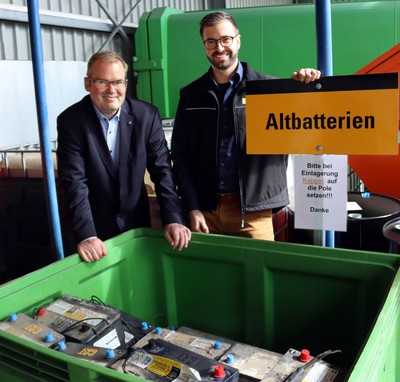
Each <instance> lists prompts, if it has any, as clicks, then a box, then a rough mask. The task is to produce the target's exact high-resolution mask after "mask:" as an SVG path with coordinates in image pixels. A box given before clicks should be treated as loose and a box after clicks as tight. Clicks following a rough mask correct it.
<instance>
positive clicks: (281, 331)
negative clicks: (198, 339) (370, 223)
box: [0, 229, 400, 382]
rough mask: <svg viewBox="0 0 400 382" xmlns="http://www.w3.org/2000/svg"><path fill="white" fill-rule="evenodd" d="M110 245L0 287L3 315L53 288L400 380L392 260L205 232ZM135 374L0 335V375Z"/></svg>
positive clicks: (28, 308)
mask: <svg viewBox="0 0 400 382" xmlns="http://www.w3.org/2000/svg"><path fill="white" fill-rule="evenodd" d="M107 247H108V250H109V255H108V256H107V257H106V258H104V259H103V260H101V261H99V262H96V263H91V264H86V263H83V262H81V261H80V259H79V258H78V257H77V256H76V255H74V256H72V257H69V258H67V259H65V260H63V261H59V262H57V263H54V264H52V265H50V266H48V267H46V268H43V269H41V270H39V271H36V272H33V273H31V274H28V275H26V276H24V277H22V278H20V279H16V280H14V281H12V282H10V283H8V284H4V285H3V286H1V287H0V319H5V318H6V317H7V316H8V315H10V314H11V313H13V312H26V313H29V314H31V313H32V312H33V311H34V309H35V308H37V307H39V306H41V305H42V304H44V303H48V302H50V301H51V300H53V299H55V298H56V297H58V296H60V295H62V294H71V295H76V296H79V297H82V298H90V297H91V296H92V295H96V296H98V297H99V298H101V299H102V300H103V301H105V302H106V303H108V304H111V305H114V306H116V307H118V308H120V309H122V310H124V311H126V312H130V313H132V314H135V315H136V316H139V317H141V318H143V319H145V320H147V321H149V322H151V323H152V324H155V325H162V326H170V325H173V326H181V325H184V326H189V327H192V328H196V329H200V330H204V331H207V332H210V333H216V334H218V335H221V336H224V337H229V338H232V339H236V340H240V341H242V342H247V343H250V344H254V345H257V346H262V347H265V348H267V349H269V350H272V351H277V352H285V351H286V350H287V349H288V348H290V347H293V348H303V347H307V348H309V349H310V350H311V352H312V354H317V353H319V352H322V351H324V350H327V349H337V348H339V349H342V351H343V363H344V364H345V365H346V366H347V368H348V370H349V373H348V379H347V380H348V381H351V382H355V381H357V382H389V381H390V382H395V381H398V380H399V379H400V361H399V360H400V358H399V356H400V354H399V346H400V345H399V344H400V330H399V328H400V322H399V320H400V318H399V317H400V290H399V285H400V284H399V283H400V276H399V273H398V267H399V264H400V258H399V257H397V256H394V255H389V254H382V253H370V252H352V251H347V250H337V249H329V248H320V247H313V246H303V245H295V244H284V243H270V242H262V241H256V240H250V239H243V238H234V237H226V236H214V235H193V240H192V243H191V245H190V247H189V248H188V249H187V250H184V251H182V252H176V251H173V250H172V249H170V248H169V246H168V245H167V243H166V241H165V240H164V238H163V237H162V235H161V233H160V232H157V231H152V230H147V229H141V230H135V231H129V232H127V233H125V234H123V235H120V236H118V237H116V238H114V239H112V240H109V241H108V242H107ZM31 255H32V256H33V255H34V254H31ZM396 376H397V377H396ZM135 380H137V381H139V380H140V379H139V378H136V377H133V376H130V375H124V374H122V373H117V372H115V371H113V370H110V369H106V368H102V367H100V366H97V365H95V364H92V363H89V362H87V361H84V360H79V359H77V358H73V357H69V356H67V355H65V354H63V353H60V352H57V351H53V350H49V349H47V348H44V347H42V346H40V345H38V344H35V343H32V342H29V341H26V340H24V339H21V338H16V337H13V336H11V335H9V334H6V333H0V381H1V382H16V381H18V382H25V381H74V382H89V381H96V382H104V381H135Z"/></svg>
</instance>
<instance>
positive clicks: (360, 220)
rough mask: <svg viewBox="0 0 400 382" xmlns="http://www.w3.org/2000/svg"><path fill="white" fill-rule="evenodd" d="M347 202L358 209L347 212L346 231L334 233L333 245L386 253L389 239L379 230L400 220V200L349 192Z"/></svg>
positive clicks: (366, 193)
mask: <svg viewBox="0 0 400 382" xmlns="http://www.w3.org/2000/svg"><path fill="white" fill-rule="evenodd" d="M348 200H349V202H357V203H358V204H359V205H360V207H361V210H359V211H349V212H348V215H347V216H348V220H347V232H336V233H335V246H336V247H338V248H348V249H359V250H367V251H379V252H390V249H391V244H390V240H388V239H387V238H385V236H384V235H383V232H382V230H383V226H384V224H385V223H386V222H388V221H389V220H392V219H394V218H396V217H400V200H398V199H395V198H391V197H388V196H384V195H380V194H373V193H368V192H364V193H357V192H350V193H349V194H348Z"/></svg>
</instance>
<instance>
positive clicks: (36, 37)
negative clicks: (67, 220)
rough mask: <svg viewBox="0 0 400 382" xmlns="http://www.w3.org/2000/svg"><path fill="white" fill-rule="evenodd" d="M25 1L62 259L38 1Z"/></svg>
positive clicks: (55, 238)
mask: <svg viewBox="0 0 400 382" xmlns="http://www.w3.org/2000/svg"><path fill="white" fill-rule="evenodd" d="M27 3H28V19H29V32H30V41H31V53H32V65H33V77H34V81H35V96H36V110H37V118H38V124H39V139H40V151H41V156H42V167H43V173H44V180H45V186H46V187H45V190H46V202H47V214H48V217H49V222H50V231H51V238H52V245H53V249H54V250H55V252H56V255H57V259H63V258H64V250H63V243H62V236H61V225H60V215H59V213H58V202H57V192H56V183H55V176H54V166H53V158H52V153H51V143H50V134H49V122H48V112H47V103H46V86H45V81H44V79H45V78H44V69H43V48H42V37H41V33H40V19H39V4H38V0H29V1H27Z"/></svg>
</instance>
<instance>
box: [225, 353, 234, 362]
mask: <svg viewBox="0 0 400 382" xmlns="http://www.w3.org/2000/svg"><path fill="white" fill-rule="evenodd" d="M234 361H235V356H234V355H233V354H232V353H228V354H227V355H226V360H225V362H226V363H227V364H228V365H232V364H233V362H234Z"/></svg>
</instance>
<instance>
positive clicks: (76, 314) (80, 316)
mask: <svg viewBox="0 0 400 382" xmlns="http://www.w3.org/2000/svg"><path fill="white" fill-rule="evenodd" d="M64 316H65V317H67V318H70V319H71V320H75V321H81V320H84V319H85V318H86V315H85V314H84V313H83V312H81V311H79V310H75V311H68V312H65V313H64Z"/></svg>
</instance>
